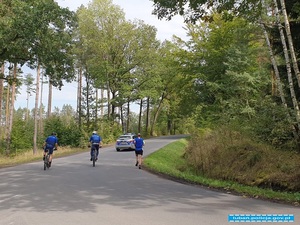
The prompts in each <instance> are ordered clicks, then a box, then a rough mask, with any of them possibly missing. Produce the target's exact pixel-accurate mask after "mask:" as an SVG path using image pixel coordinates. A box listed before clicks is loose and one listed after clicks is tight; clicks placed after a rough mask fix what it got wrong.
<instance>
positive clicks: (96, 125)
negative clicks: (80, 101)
mask: <svg viewBox="0 0 300 225" xmlns="http://www.w3.org/2000/svg"><path fill="white" fill-rule="evenodd" d="M98 95H99V94H98V88H96V109H95V123H96V124H95V127H97V129H99V128H98V110H99V100H98V98H99V96H98Z"/></svg>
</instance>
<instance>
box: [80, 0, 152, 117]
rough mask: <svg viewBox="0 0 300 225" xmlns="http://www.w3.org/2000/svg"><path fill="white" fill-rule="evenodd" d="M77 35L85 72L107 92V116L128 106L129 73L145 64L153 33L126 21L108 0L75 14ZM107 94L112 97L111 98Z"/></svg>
mask: <svg viewBox="0 0 300 225" xmlns="http://www.w3.org/2000/svg"><path fill="white" fill-rule="evenodd" d="M78 17H79V31H80V33H81V37H83V38H82V41H83V45H84V46H85V47H86V49H87V52H88V53H89V57H87V61H86V62H87V68H88V72H89V73H90V75H91V78H92V79H94V84H95V87H96V88H102V89H106V90H107V92H108V101H109V102H108V103H109V104H111V105H112V107H111V108H112V110H111V112H110V107H109V106H108V114H111V115H108V116H113V118H115V112H116V111H115V108H116V107H120V106H122V105H123V104H124V103H126V102H127V100H128V96H129V93H130V92H131V91H132V90H133V87H132V85H131V83H132V82H131V81H132V79H134V77H133V76H132V71H134V70H135V68H136V67H137V66H139V65H141V64H142V63H143V62H144V61H146V60H147V57H148V54H147V53H148V52H149V49H151V48H152V45H153V43H154V42H155V35H156V30H155V28H154V27H152V26H149V25H146V24H144V23H143V22H142V21H138V20H137V21H133V22H131V21H129V22H128V21H126V20H125V16H124V12H123V11H122V10H121V9H120V7H118V6H115V5H113V4H112V2H111V1H110V0H94V1H93V2H92V3H91V4H89V6H88V8H81V9H80V10H79V12H78ZM109 93H111V98H110V95H109Z"/></svg>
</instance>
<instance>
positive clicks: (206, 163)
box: [185, 128, 300, 192]
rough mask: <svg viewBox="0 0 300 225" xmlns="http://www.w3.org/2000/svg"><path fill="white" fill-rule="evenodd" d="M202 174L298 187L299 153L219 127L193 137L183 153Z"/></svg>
mask: <svg viewBox="0 0 300 225" xmlns="http://www.w3.org/2000/svg"><path fill="white" fill-rule="evenodd" d="M185 157H186V159H187V160H188V162H189V163H190V164H191V165H192V166H193V167H195V168H196V170H197V172H198V173H199V174H201V175H204V176H208V177H211V178H215V179H222V180H231V181H237V182H239V183H241V184H246V185H250V186H257V187H262V188H270V189H272V190H276V191H278V190H279V191H292V192H299V191H300V155H299V154H298V153H296V152H285V151H279V150H275V149H273V148H271V147H270V146H267V145H263V144H259V143H256V142H254V141H252V140H251V139H249V138H247V137H244V136H242V135H241V134H240V133H238V132H235V131H231V130H226V129H225V128H222V129H220V130H217V131H210V132H206V133H205V134H200V135H195V136H193V137H192V139H191V141H190V143H189V146H188V148H187V150H186V154H185Z"/></svg>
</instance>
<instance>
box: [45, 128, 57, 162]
mask: <svg viewBox="0 0 300 225" xmlns="http://www.w3.org/2000/svg"><path fill="white" fill-rule="evenodd" d="M57 147H58V139H57V137H56V133H55V132H53V133H52V134H51V135H50V136H48V137H47V138H46V140H45V142H44V145H43V148H44V156H43V160H45V156H46V153H47V152H48V151H49V155H50V157H49V167H50V166H51V162H52V155H53V150H54V149H57Z"/></svg>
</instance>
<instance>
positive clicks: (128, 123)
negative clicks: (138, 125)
mask: <svg viewBox="0 0 300 225" xmlns="http://www.w3.org/2000/svg"><path fill="white" fill-rule="evenodd" d="M126 127H127V133H129V128H130V102H129V100H128V102H127V125H126Z"/></svg>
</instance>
